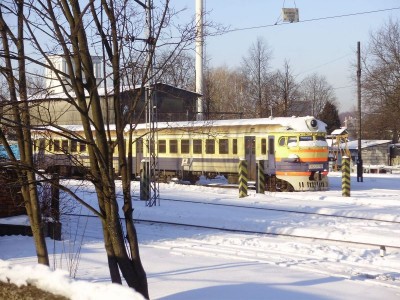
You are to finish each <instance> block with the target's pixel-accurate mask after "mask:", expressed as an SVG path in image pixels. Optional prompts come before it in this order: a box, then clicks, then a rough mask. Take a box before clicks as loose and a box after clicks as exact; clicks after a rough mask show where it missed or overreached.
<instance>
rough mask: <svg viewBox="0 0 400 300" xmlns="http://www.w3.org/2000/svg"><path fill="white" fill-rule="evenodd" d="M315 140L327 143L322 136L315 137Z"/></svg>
mask: <svg viewBox="0 0 400 300" xmlns="http://www.w3.org/2000/svg"><path fill="white" fill-rule="evenodd" d="M315 139H316V140H317V141H323V142H325V141H326V139H325V137H324V136H322V135H317V136H316V137H315Z"/></svg>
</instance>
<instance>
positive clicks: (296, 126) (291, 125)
mask: <svg viewBox="0 0 400 300" xmlns="http://www.w3.org/2000/svg"><path fill="white" fill-rule="evenodd" d="M311 120H316V121H317V127H316V130H315V132H325V127H326V124H325V123H324V122H322V121H320V120H317V119H315V118H314V117H311V116H307V117H294V116H293V117H278V118H273V117H269V118H257V119H231V120H208V121H182V122H157V123H156V125H155V127H156V129H158V130H160V129H167V128H191V127H204V128H207V127H211V126H212V127H224V126H257V125H277V126H279V127H280V131H300V132H310V131H311V130H310V129H309V128H308V126H307V124H309V123H310V122H311ZM109 128H110V130H112V131H113V130H115V125H114V124H111V125H110V126H109ZM148 128H149V123H142V124H138V125H137V126H136V128H135V129H136V130H143V129H148ZM42 130H44V131H46V130H49V131H53V132H61V131H64V130H65V131H73V132H77V131H83V126H82V125H60V126H57V127H53V126H44V127H40V128H38V129H36V131H42ZM125 130H129V128H128V127H127V128H126V129H125Z"/></svg>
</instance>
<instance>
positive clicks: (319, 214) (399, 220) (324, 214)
mask: <svg viewBox="0 0 400 300" xmlns="http://www.w3.org/2000/svg"><path fill="white" fill-rule="evenodd" d="M159 199H160V201H172V202H184V203H195V204H204V205H212V206H226V207H234V208H245V209H254V210H264V211H271V212H287V213H293V214H302V215H314V216H323V217H333V218H343V219H349V220H360V221H376V222H385V223H388V224H400V217H396V219H395V220H387V219H383V218H380V217H375V218H367V217H360V216H344V215H335V214H328V213H320V212H311V211H300V210H291V209H282V208H271V207H265V206H264V207H263V206H250V205H239V204H227V203H215V202H200V201H195V200H182V199H171V198H159ZM136 200H137V201H141V200H139V198H136ZM397 219H398V220H397Z"/></svg>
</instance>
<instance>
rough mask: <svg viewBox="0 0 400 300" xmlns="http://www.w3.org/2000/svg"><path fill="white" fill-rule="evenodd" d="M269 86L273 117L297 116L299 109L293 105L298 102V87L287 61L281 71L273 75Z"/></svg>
mask: <svg viewBox="0 0 400 300" xmlns="http://www.w3.org/2000/svg"><path fill="white" fill-rule="evenodd" d="M271 85H272V89H273V91H272V96H273V104H272V106H273V111H274V115H276V116H283V117H287V116H289V115H290V114H297V111H298V110H299V109H297V108H296V107H295V105H296V103H298V101H299V100H300V93H299V85H298V83H297V82H296V80H295V77H294V75H293V72H292V70H291V68H290V65H289V62H288V61H287V60H285V63H284V66H283V70H278V71H277V72H276V73H275V74H274V75H273V77H272V83H271Z"/></svg>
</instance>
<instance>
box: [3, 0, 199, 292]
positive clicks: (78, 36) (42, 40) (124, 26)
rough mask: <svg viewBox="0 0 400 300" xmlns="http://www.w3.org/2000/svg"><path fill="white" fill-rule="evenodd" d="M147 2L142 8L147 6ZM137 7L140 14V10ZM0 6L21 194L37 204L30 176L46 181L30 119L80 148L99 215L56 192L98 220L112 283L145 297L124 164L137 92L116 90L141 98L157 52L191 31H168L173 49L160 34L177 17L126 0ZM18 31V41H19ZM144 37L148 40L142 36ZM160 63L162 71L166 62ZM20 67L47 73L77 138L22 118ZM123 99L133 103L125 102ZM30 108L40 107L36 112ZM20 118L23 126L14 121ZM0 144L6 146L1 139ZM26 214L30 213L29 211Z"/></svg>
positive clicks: (46, 121)
mask: <svg viewBox="0 0 400 300" xmlns="http://www.w3.org/2000/svg"><path fill="white" fill-rule="evenodd" d="M148 3H150V2H146V4H148ZM81 5H83V6H81ZM143 6H146V10H144V9H143ZM0 8H1V9H6V10H7V11H8V12H9V13H10V14H13V15H14V16H15V18H17V19H18V22H19V23H18V25H19V26H17V27H15V30H17V32H18V35H17V38H14V34H13V30H11V29H10V28H11V27H10V26H9V25H8V24H7V22H8V21H9V20H12V18H11V19H7V22H6V21H5V20H4V19H3V18H2V19H1V26H2V28H0V29H1V30H0V33H1V34H2V39H3V45H4V50H3V51H1V52H0V53H1V54H2V56H3V57H4V58H6V60H5V62H7V63H8V64H6V65H5V66H2V69H1V71H2V74H3V76H4V77H5V78H6V80H7V81H8V83H9V85H13V84H15V83H16V82H18V84H19V86H18V87H15V88H12V89H10V91H12V92H13V93H14V94H12V95H10V99H11V100H10V102H11V104H12V107H13V109H14V111H13V116H14V117H16V118H17V119H16V120H15V121H13V122H14V124H15V126H16V128H17V129H18V130H20V132H19V133H18V134H19V137H18V138H19V141H20V149H21V151H22V152H21V165H23V166H24V169H23V170H25V171H24V172H25V173H23V174H24V175H26V176H27V178H28V182H29V185H27V187H26V191H25V190H24V191H25V192H26V193H27V197H28V193H30V194H29V196H30V197H31V198H30V199H35V198H34V197H35V195H34V193H35V191H36V188H35V187H34V184H35V177H34V175H35V173H36V175H38V176H42V179H43V180H46V175H45V174H43V173H42V172H40V171H39V170H37V169H35V165H34V164H33V155H32V147H33V143H32V140H31V139H30V136H29V132H30V130H32V129H34V127H33V126H32V125H31V122H30V121H31V119H33V118H37V119H36V120H35V122H36V123H38V124H41V125H47V126H49V128H55V130H54V131H52V132H50V134H58V135H61V136H63V138H68V139H70V141H75V142H77V141H78V142H80V143H83V144H85V145H86V146H87V149H88V153H89V154H88V156H89V162H90V168H89V170H88V173H87V179H88V180H90V181H91V182H92V183H93V184H94V186H95V190H96V194H97V198H98V208H95V207H92V206H90V205H88V204H87V203H86V202H85V201H84V199H81V198H79V196H78V195H76V194H74V193H73V191H70V190H68V187H65V186H59V188H61V189H63V190H66V191H68V192H69V193H70V194H71V195H73V196H74V198H75V199H76V200H77V201H78V202H79V203H81V204H82V205H84V206H85V207H86V208H88V209H89V210H91V211H92V212H93V213H94V214H95V215H96V216H98V217H99V218H100V220H101V223H102V229H103V236H104V244H105V249H106V252H107V258H108V266H109V270H110V276H111V280H112V281H113V282H115V283H122V278H121V275H120V274H122V276H123V277H124V279H125V281H126V283H127V284H128V285H129V286H130V287H133V288H135V289H136V290H137V291H138V292H139V293H141V294H142V295H143V296H144V297H146V298H149V294H148V286H147V277H146V273H145V271H144V268H143V266H142V263H141V259H140V254H139V246H138V239H137V233H136V229H135V226H134V222H133V204H132V200H131V187H130V183H131V170H132V167H131V165H132V162H131V161H130V157H131V155H130V153H129V152H130V151H131V150H132V144H133V142H134V141H133V140H132V132H133V130H134V126H135V124H136V123H137V120H135V119H134V116H133V113H132V112H133V111H134V110H135V107H136V105H137V103H138V99H139V98H140V93H139V94H135V96H129V95H131V94H129V93H128V94H127V93H123V91H124V90H123V88H122V86H123V85H128V86H129V87H134V86H137V85H138V84H139V85H140V86H141V87H142V88H141V89H139V90H140V91H142V90H144V87H145V86H148V85H149V83H150V82H151V81H152V80H155V79H156V78H157V76H158V72H160V71H161V69H162V68H161V69H160V70H152V66H153V61H154V58H155V53H156V51H158V49H159V47H161V46H162V45H168V46H169V47H172V46H173V47H175V50H173V51H172V52H173V53H180V52H181V51H182V49H185V48H186V47H187V44H188V43H189V42H191V41H192V40H193V38H194V32H195V31H194V24H193V23H190V24H188V25H187V26H183V27H179V28H178V27H175V28H176V33H177V34H178V35H179V37H180V38H177V39H175V40H174V41H172V42H171V41H170V40H164V39H165V38H166V37H168V36H169V37H170V36H171V35H170V34H167V35H164V34H163V30H164V29H165V28H167V26H168V24H169V23H168V22H171V20H172V17H173V16H174V14H175V13H176V12H174V11H173V10H172V9H171V8H170V6H169V0H165V2H164V3H161V2H160V5H159V6H157V7H155V8H154V7H150V6H149V5H144V3H142V2H141V1H136V2H135V4H129V5H128V4H127V3H126V1H111V2H107V1H101V2H96V1H89V2H87V3H86V2H85V3H82V2H81V1H64V0H54V1H52V0H48V1H44V2H43V1H37V2H35V3H33V4H32V2H24V1H23V0H8V1H3V2H2V3H1V4H0ZM150 9H151V13H152V16H153V18H152V21H151V22H150V23H151V24H152V25H151V26H150V24H149V23H147V25H148V26H147V29H146V26H145V24H146V22H147V21H148V20H149V18H147V16H148V14H149V10H150ZM139 12H141V13H139ZM146 12H147V15H146ZM0 16H2V15H0ZM14 20H15V19H14ZM11 22H12V21H11ZM13 29H14V28H13ZM23 33H25V34H26V36H23ZM144 34H146V36H143V35H144ZM9 43H13V45H14V47H15V49H16V50H17V51H16V52H15V53H14V52H12V50H7V49H6V46H7V45H8V44H9ZM171 45H172V46H171ZM24 46H29V47H30V50H31V52H30V53H31V54H30V55H28V54H27V53H25V52H24V51H23V50H24ZM94 54H97V56H99V57H101V58H102V62H103V68H102V69H103V76H102V77H103V80H102V81H100V82H99V80H98V78H99V76H98V75H99V74H98V73H97V72H96V70H97V71H98V69H96V68H95V64H96V63H97V61H95V60H94ZM53 56H60V57H62V58H63V64H65V65H64V66H63V68H61V67H60V66H59V65H57V63H55V61H54V60H53V59H52V58H53ZM164 62H165V64H167V63H168V60H164ZM28 63H29V64H34V65H35V66H37V67H38V66H40V67H42V68H45V72H44V74H45V75H44V76H49V75H48V74H51V76H53V77H54V78H55V79H56V80H57V82H58V83H59V85H60V87H61V89H62V91H63V94H64V95H65V97H66V98H65V100H63V101H65V103H67V104H68V105H70V106H71V107H73V108H74V109H75V110H76V111H77V112H78V113H79V116H80V124H81V125H82V127H83V133H82V134H80V133H75V132H72V131H70V130H68V129H66V128H64V127H62V126H59V125H58V124H57V116H52V115H51V113H50V111H47V112H46V111H41V114H39V115H35V117H34V116H33V115H32V114H29V112H30V111H31V109H32V107H33V106H32V105H30V104H28V101H27V100H28V93H27V85H26V77H24V73H25V70H26V67H27V65H28ZM11 70H12V71H13V72H15V71H18V72H19V73H18V76H19V77H17V76H15V74H14V73H11ZM101 88H104V94H102V93H101ZM17 91H18V95H17V94H16V93H17ZM48 92H49V91H47V90H44V91H43V95H42V97H43V99H42V100H43V101H46V97H47V96H48V95H49V93H48ZM129 97H132V98H130V99H127V98H129ZM17 98H19V101H17ZM36 98H37V97H36ZM43 101H42V102H43ZM35 103H36V102H35ZM39 103H40V101H39ZM38 107H39V109H43V106H40V104H39V105H38ZM142 112H143V110H142ZM46 114H47V116H46V118H44V117H43V116H44V115H46ZM19 116H20V117H21V119H18V118H19ZM42 117H43V118H42ZM2 122H3V119H2ZM110 125H115V127H114V126H110ZM114 128H115V129H114ZM126 128H128V129H129V130H130V137H129V139H128V145H129V147H126V144H125V137H126V135H125V130H126ZM0 137H1V138H2V140H3V142H4V143H7V140H6V139H5V137H4V135H0ZM115 152H117V153H118V168H119V170H118V171H119V173H120V175H121V181H122V211H123V217H124V219H125V230H126V233H125V232H124V228H123V226H122V224H121V222H120V220H121V219H120V218H121V216H120V213H119V203H118V198H119V196H118V194H117V188H116V185H115V179H116V177H115V176H116V174H115V170H114V167H115V165H114V159H113V153H115ZM67 154H68V153H67ZM68 157H69V156H68ZM70 159H71V160H72V162H71V163H76V161H74V160H73V157H72V156H71V158H70ZM29 171H31V172H29ZM27 199H28V198H27ZM35 203H36V202H32V203H28V204H27V205H33V204H35ZM28 209H31V208H30V207H27V210H28ZM32 212H35V215H34V214H33V213H32V215H33V217H32V218H38V219H40V214H39V215H36V214H38V210H35V208H32ZM28 213H29V212H28ZM31 222H32V224H40V221H39V220H37V221H36V220H34V219H33V220H32V221H31ZM125 238H126V240H125ZM125 241H126V242H127V243H126V244H127V246H126V244H125ZM44 245H45V244H44ZM44 250H45V249H44ZM38 257H47V253H38ZM43 263H46V261H43ZM47 263H48V262H47Z"/></svg>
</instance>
